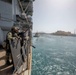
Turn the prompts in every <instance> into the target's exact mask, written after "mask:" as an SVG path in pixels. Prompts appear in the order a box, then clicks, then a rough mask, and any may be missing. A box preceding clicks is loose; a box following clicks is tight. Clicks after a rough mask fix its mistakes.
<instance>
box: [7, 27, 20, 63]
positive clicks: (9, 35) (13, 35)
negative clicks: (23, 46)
mask: <svg viewBox="0 0 76 75" xmlns="http://www.w3.org/2000/svg"><path fill="white" fill-rule="evenodd" d="M18 30H19V29H18V28H17V27H12V28H11V31H9V32H8V33H7V35H6V55H7V59H6V64H11V63H12V62H13V61H12V57H11V50H10V43H9V41H10V40H14V39H16V38H17V37H18V35H17V34H18Z"/></svg>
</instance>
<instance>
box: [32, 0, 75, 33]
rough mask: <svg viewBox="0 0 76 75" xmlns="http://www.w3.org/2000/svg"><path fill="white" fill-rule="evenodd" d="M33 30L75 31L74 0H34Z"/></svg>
mask: <svg viewBox="0 0 76 75" xmlns="http://www.w3.org/2000/svg"><path fill="white" fill-rule="evenodd" d="M33 7H34V8H33V10H34V12H33V32H46V33H52V32H56V31H57V30H63V31H70V32H72V33H74V31H75V32H76V0H35V1H34V5H33Z"/></svg>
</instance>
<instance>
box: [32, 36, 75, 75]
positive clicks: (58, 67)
mask: <svg viewBox="0 0 76 75" xmlns="http://www.w3.org/2000/svg"><path fill="white" fill-rule="evenodd" d="M33 45H34V46H36V49H33V60H32V61H33V63H32V75H76V37H65V36H63V37H61V36H51V35H48V36H40V37H39V38H36V37H34V38H33Z"/></svg>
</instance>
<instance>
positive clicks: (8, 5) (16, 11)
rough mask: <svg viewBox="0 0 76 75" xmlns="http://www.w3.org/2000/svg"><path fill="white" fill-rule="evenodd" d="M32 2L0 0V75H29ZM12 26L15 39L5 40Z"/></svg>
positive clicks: (30, 0)
mask: <svg viewBox="0 0 76 75" xmlns="http://www.w3.org/2000/svg"><path fill="white" fill-rule="evenodd" d="M33 2H34V0H0V75H31V65H32V42H31V40H32V25H33V22H32V15H33ZM13 27H14V28H17V30H18V31H17V33H16V34H15V33H10V34H9V36H12V35H14V34H15V36H14V38H15V39H8V41H7V35H8V33H9V32H11V30H12V28H13ZM12 37H13V36H12ZM8 42H9V43H8ZM8 48H9V50H8ZM7 60H8V62H7Z"/></svg>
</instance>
